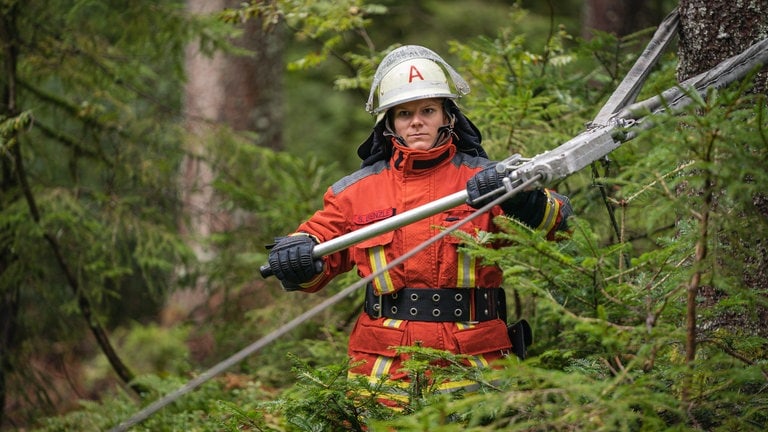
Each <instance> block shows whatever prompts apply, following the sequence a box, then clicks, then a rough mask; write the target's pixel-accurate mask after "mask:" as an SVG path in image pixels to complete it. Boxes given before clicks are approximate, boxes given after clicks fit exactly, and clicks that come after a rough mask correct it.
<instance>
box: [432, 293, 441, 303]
mask: <svg viewBox="0 0 768 432" xmlns="http://www.w3.org/2000/svg"><path fill="white" fill-rule="evenodd" d="M432 301H433V302H439V301H440V294H437V293H435V294H432Z"/></svg>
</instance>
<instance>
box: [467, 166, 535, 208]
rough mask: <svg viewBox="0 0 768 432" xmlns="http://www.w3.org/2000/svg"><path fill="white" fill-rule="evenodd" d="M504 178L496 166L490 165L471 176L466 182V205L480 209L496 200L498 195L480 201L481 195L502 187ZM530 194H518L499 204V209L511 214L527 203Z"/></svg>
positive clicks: (526, 192)
mask: <svg viewBox="0 0 768 432" xmlns="http://www.w3.org/2000/svg"><path fill="white" fill-rule="evenodd" d="M504 177H505V175H504V174H502V173H499V172H498V171H496V165H491V166H489V167H487V168H485V169H483V170H482V171H480V172H478V173H477V174H475V175H474V176H472V178H470V179H469V180H468V181H467V195H468V198H467V204H469V206H470V207H473V208H480V207H482V206H484V205H486V204H488V203H489V202H491V201H493V200H494V199H496V198H498V196H499V195H496V196H491V197H489V198H484V199H482V200H480V197H482V196H483V195H485V194H487V193H489V192H493V191H495V190H496V189H499V188H501V187H504V183H503V180H504ZM530 194H531V192H530V191H521V192H518V193H516V194H515V196H513V197H512V198H510V199H508V200H507V201H504V202H503V203H501V208H502V209H504V212H505V213H507V214H510V213H513V212H514V210H515V209H516V207H518V206H521V205H523V204H524V203H526V202H527V201H528V198H529V196H530Z"/></svg>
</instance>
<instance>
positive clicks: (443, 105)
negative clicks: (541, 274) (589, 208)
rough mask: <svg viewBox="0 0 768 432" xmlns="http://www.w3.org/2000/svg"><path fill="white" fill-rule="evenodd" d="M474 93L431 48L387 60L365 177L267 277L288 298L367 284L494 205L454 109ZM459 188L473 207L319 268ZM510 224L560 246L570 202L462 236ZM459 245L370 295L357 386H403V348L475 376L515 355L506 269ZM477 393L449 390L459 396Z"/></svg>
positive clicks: (426, 253)
mask: <svg viewBox="0 0 768 432" xmlns="http://www.w3.org/2000/svg"><path fill="white" fill-rule="evenodd" d="M449 77H450V81H451V82H450V83H449V79H448V78H449ZM451 83H452V84H453V87H451ZM468 92H469V85H468V84H467V82H466V81H465V80H464V79H463V78H462V77H461V76H460V75H459V74H458V73H457V72H456V71H455V70H454V69H453V68H452V67H451V66H450V65H449V64H448V63H446V62H445V61H444V60H443V59H442V58H441V57H440V56H439V55H438V54H436V53H435V52H433V51H432V50H429V49H427V48H425V47H421V46H417V45H408V46H403V47H401V48H398V49H395V50H393V51H392V52H391V53H390V54H388V55H387V56H386V57H385V58H384V59H383V60H382V62H381V64H380V65H379V67H378V69H377V70H376V73H375V75H374V80H373V84H372V86H371V92H370V96H369V99H368V103H367V104H366V109H367V110H368V111H369V112H370V113H371V114H373V115H375V116H376V123H375V126H374V128H373V131H372V132H371V134H370V136H369V137H368V138H367V139H366V140H365V141H364V142H363V143H362V144H361V145H360V146H359V148H358V149H357V154H358V155H359V156H360V158H361V159H362V161H363V162H362V167H361V169H359V170H358V171H356V172H354V173H352V174H351V175H348V176H346V177H344V178H342V179H340V180H338V181H337V182H336V183H334V184H333V185H332V186H331V187H330V188H328V190H327V191H326V193H325V195H324V205H323V208H322V209H320V210H319V211H317V212H316V213H315V214H314V215H313V216H312V217H310V218H309V219H308V220H307V221H305V222H304V223H302V224H301V225H299V227H298V228H297V230H296V231H295V232H294V233H293V234H290V235H288V236H285V237H282V238H280V239H277V241H276V243H275V245H273V247H271V249H270V252H269V259H268V261H269V266H270V269H271V271H272V273H273V274H274V275H275V276H276V277H277V278H278V279H280V282H281V284H282V286H283V287H284V288H285V289H286V290H288V291H304V292H315V291H317V290H319V289H321V288H323V287H324V286H325V285H326V284H327V283H328V282H329V281H330V280H331V279H332V278H334V277H335V276H337V275H339V274H341V273H344V272H347V271H349V270H351V269H352V268H354V267H355V266H356V268H357V272H358V274H359V275H360V276H361V277H366V276H369V275H371V274H372V273H374V272H377V271H378V270H380V269H383V268H385V267H386V266H387V263H388V262H391V261H392V260H394V259H396V258H397V257H398V256H400V255H402V254H404V253H406V252H408V251H411V250H412V249H413V248H415V247H417V246H418V245H419V244H421V243H422V242H424V241H426V240H428V239H430V238H431V237H433V236H435V235H436V234H438V233H439V231H440V230H441V229H442V228H445V227H449V226H451V225H452V224H453V223H454V222H455V221H457V220H460V219H462V218H464V217H466V216H467V215H469V214H470V213H472V212H474V211H475V208H478V207H480V206H482V204H484V203H486V202H488V199H486V200H485V201H484V202H483V201H482V200H478V198H480V197H481V196H483V195H485V194H486V193H488V192H490V191H493V190H496V189H498V188H499V187H501V186H502V178H503V176H502V175H501V174H499V173H498V172H497V171H496V169H495V166H496V163H495V162H493V161H491V160H489V159H488V156H487V154H486V152H485V151H484V150H483V147H482V146H481V139H482V138H481V134H480V132H479V131H478V129H477V128H476V127H475V125H474V124H473V123H472V122H471V121H470V120H469V119H468V118H467V117H466V116H465V115H464V114H463V113H462V112H461V110H460V109H459V107H458V106H457V104H456V102H455V101H456V99H458V98H459V97H461V96H463V95H465V94H467V93H468ZM374 96H376V97H374ZM374 99H376V103H374ZM462 189H466V190H467V193H468V196H469V199H468V200H467V203H466V204H463V205H460V206H458V207H456V208H452V209H450V210H446V211H444V212H442V213H439V214H436V215H434V216H430V217H427V218H425V219H423V220H421V221H418V222H415V223H412V224H410V225H407V226H404V227H402V228H399V229H396V230H394V231H391V232H388V233H385V234H381V235H378V236H376V237H373V238H371V239H368V240H365V241H363V242H361V243H359V244H357V245H355V246H352V247H350V248H348V249H346V250H343V251H341V252H336V253H333V254H331V255H328V256H325V257H323V258H313V255H312V251H313V247H314V246H315V245H316V244H318V243H320V242H324V241H328V240H330V239H333V238H336V237H339V236H341V235H343V234H346V233H348V232H351V231H354V230H357V229H360V228H363V227H365V226H368V225H370V224H372V223H375V222H377V221H381V220H384V219H386V218H389V217H391V216H393V215H396V214H400V213H402V212H404V211H407V210H409V209H412V208H415V207H419V206H422V205H424V204H427V203H430V202H432V201H435V200H437V199H439V198H443V197H445V196H448V195H450V194H453V193H455V192H457V191H460V190H462ZM502 214H504V215H507V216H509V217H513V218H516V219H518V220H519V221H520V222H522V223H523V224H526V225H528V226H530V227H532V228H535V229H540V230H543V231H545V232H546V233H547V237H548V238H549V239H554V236H555V234H556V232H558V231H567V229H568V225H567V218H568V216H569V215H570V214H572V210H571V207H570V204H569V201H568V199H567V198H566V197H565V196H562V195H559V194H557V193H555V192H554V191H551V190H547V189H535V190H531V191H527V192H522V193H518V194H517V195H515V196H514V197H513V198H511V199H510V200H508V201H506V202H504V203H502V204H501V205H499V206H495V207H494V208H493V209H492V211H490V212H488V213H486V214H483V215H482V216H480V217H478V218H475V219H474V220H473V221H471V222H470V223H468V224H465V226H463V227H461V228H460V229H461V230H463V231H464V232H466V233H467V234H470V235H476V233H477V232H479V231H485V232H494V231H498V228H497V227H496V226H495V225H494V222H493V219H494V218H495V217H496V216H499V215H502ZM459 246H460V240H459V239H458V238H457V237H456V236H445V237H443V238H442V239H441V240H440V241H439V242H436V243H434V244H432V245H430V246H429V247H427V248H426V249H424V250H422V251H420V252H418V253H417V254H416V255H414V256H413V257H412V258H410V259H408V260H406V261H405V262H403V263H402V264H401V265H399V266H396V267H394V268H391V269H388V270H386V271H384V272H383V273H381V274H379V275H378V276H377V277H375V279H373V281H372V282H371V283H369V284H368V286H367V288H366V294H365V303H364V307H363V309H364V310H363V311H362V313H361V314H360V316H359V317H358V319H357V322H356V323H355V326H354V329H353V330H352V333H351V335H350V339H349V346H348V353H349V356H350V357H351V359H352V362H353V368H352V369H351V370H350V375H353V376H354V375H364V376H366V377H368V378H369V379H370V380H371V381H372V382H379V381H380V380H381V379H385V380H387V381H388V382H389V383H391V384H393V385H394V387H407V385H408V379H409V378H408V376H407V374H406V373H405V372H403V370H402V369H401V365H402V362H403V360H404V358H403V356H401V355H399V354H398V353H397V352H396V347H399V346H412V345H415V344H418V345H419V346H422V347H429V348H435V349H440V350H445V351H448V352H451V353H455V354H461V355H463V356H466V357H465V358H466V359H467V363H468V364H470V365H473V366H477V367H486V366H488V365H489V364H490V363H492V362H494V361H495V360H498V359H500V358H502V357H503V356H505V355H507V354H508V353H509V352H510V350H512V348H513V347H512V342H511V341H510V337H509V335H508V329H507V324H506V322H505V317H506V303H505V301H504V291H503V289H502V288H501V283H502V271H501V269H500V268H499V267H498V266H495V265H488V264H484V263H482V262H481V260H480V259H477V258H474V257H472V256H470V255H469V254H466V253H463V252H462V251H461V250H460V249H459ZM473 384H474V383H470V382H451V383H443V384H442V385H443V386H444V388H445V389H446V390H457V389H461V388H468V387H469V386H471V385H473ZM403 399H404V396H403ZM389 403H390V404H392V405H396V404H397V403H398V396H397V395H395V394H393V395H390V398H389Z"/></svg>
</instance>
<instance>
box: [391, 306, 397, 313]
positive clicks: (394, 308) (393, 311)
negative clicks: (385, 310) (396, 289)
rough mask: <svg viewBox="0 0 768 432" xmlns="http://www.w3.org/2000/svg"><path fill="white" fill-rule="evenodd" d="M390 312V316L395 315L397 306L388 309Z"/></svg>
mask: <svg viewBox="0 0 768 432" xmlns="http://www.w3.org/2000/svg"><path fill="white" fill-rule="evenodd" d="M390 311H392V315H394V314H396V313H397V306H392V309H390Z"/></svg>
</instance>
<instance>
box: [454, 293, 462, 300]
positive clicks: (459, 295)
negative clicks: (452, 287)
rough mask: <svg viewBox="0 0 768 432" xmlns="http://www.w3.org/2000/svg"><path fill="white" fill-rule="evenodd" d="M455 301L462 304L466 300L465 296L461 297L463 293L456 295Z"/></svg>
mask: <svg viewBox="0 0 768 432" xmlns="http://www.w3.org/2000/svg"><path fill="white" fill-rule="evenodd" d="M453 299H454V300H456V301H457V302H460V301H462V300H463V299H464V296H463V295H461V293H456V295H455V296H453Z"/></svg>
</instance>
